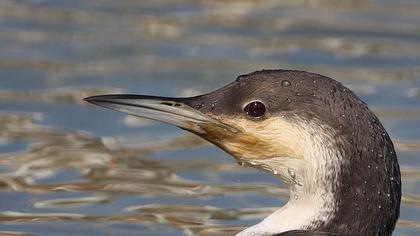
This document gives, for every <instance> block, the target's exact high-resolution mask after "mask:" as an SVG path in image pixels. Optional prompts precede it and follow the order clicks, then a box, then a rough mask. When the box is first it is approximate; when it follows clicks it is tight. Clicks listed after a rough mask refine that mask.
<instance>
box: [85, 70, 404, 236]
mask: <svg viewBox="0 0 420 236" xmlns="http://www.w3.org/2000/svg"><path fill="white" fill-rule="evenodd" d="M85 101H87V102H89V103H92V104H95V105H99V106H102V107H105V108H109V109H113V110H116V111H120V112H124V113H127V114H131V115H135V116H139V117H143V118H149V119H153V120H157V121H161V122H165V123H168V124H172V125H175V126H178V127H179V128H181V129H184V130H187V131H189V132H192V133H194V134H196V135H198V136H200V137H202V138H204V139H206V140H208V141H209V142H211V143H213V144H215V145H217V146H218V147H220V148H221V149H223V150H224V151H226V152H227V153H229V154H230V155H232V156H233V157H234V158H235V159H236V160H237V162H238V163H241V164H246V165H248V166H252V167H255V168H258V169H260V170H264V171H266V172H269V173H271V174H273V175H275V176H276V177H278V178H279V179H280V180H282V181H283V182H284V183H285V184H287V185H288V186H289V188H290V198H289V201H288V202H287V203H286V204H285V205H284V206H283V207H282V208H280V209H279V210H277V211H275V212H274V213H272V214H271V215H269V216H268V217H267V218H265V219H264V220H263V221H262V222H260V223H258V224H257V225H254V226H251V227H249V228H247V229H245V230H243V231H242V232H240V233H238V234H237V235H238V236H254V235H255V236H256V235H258V236H268V235H270V236H272V235H278V236H280V235H282V236H293V235H301V236H305V235H312V236H315V235H317V236H321V235H322V236H327V235H363V236H374V235H380V236H382V235H385V236H386V235H391V234H392V232H393V230H394V228H395V224H396V221H397V219H398V217H399V209H400V201H401V177H400V169H399V164H398V161H397V156H396V153H395V150H394V146H393V143H392V141H391V139H390V137H389V135H388V133H387V132H386V131H385V129H384V127H383V126H382V125H381V123H380V122H379V120H378V118H377V117H376V116H375V115H374V114H373V113H372V112H371V111H370V110H369V108H368V107H367V105H366V104H365V103H364V102H363V101H362V100H361V99H359V98H358V97H357V96H356V95H355V94H354V93H353V92H351V91H350V90H349V89H348V88H346V87H344V86H343V85H341V84H340V83H339V82H337V81H335V80H333V79H331V78H329V77H326V76H322V75H319V74H314V73H309V72H305V71H295V70H262V71H256V72H253V73H250V74H246V75H240V76H239V77H238V78H237V79H236V80H235V81H234V82H232V83H230V84H228V85H227V86H225V87H222V88H220V89H218V90H215V91H213V92H210V93H207V94H203V95H200V96H194V97H183V98H170V97H156V96H146V95H130V94H116V95H99V96H93V97H88V98H85Z"/></svg>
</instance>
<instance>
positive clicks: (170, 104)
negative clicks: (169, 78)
mask: <svg viewBox="0 0 420 236" xmlns="http://www.w3.org/2000/svg"><path fill="white" fill-rule="evenodd" d="M160 104H162V105H167V106H171V107H172V106H174V104H173V103H171V102H161V103H160Z"/></svg>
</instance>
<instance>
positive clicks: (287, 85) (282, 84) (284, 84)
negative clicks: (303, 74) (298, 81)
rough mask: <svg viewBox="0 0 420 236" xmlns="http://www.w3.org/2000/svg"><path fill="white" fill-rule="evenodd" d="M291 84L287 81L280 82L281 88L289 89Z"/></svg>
mask: <svg viewBox="0 0 420 236" xmlns="http://www.w3.org/2000/svg"><path fill="white" fill-rule="evenodd" d="M291 84H292V83H290V81H288V80H282V81H281V86H283V87H289V86H290V85H291Z"/></svg>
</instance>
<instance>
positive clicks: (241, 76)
mask: <svg viewBox="0 0 420 236" xmlns="http://www.w3.org/2000/svg"><path fill="white" fill-rule="evenodd" d="M245 78H246V76H245V75H240V76H238V77H237V78H236V81H238V82H239V81H241V80H243V79H245Z"/></svg>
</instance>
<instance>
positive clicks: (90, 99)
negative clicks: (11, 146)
mask: <svg viewBox="0 0 420 236" xmlns="http://www.w3.org/2000/svg"><path fill="white" fill-rule="evenodd" d="M97 98H98V96H90V97H85V98H83V101H85V102H88V103H91V104H95V103H96V102H97V101H98V99H97Z"/></svg>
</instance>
